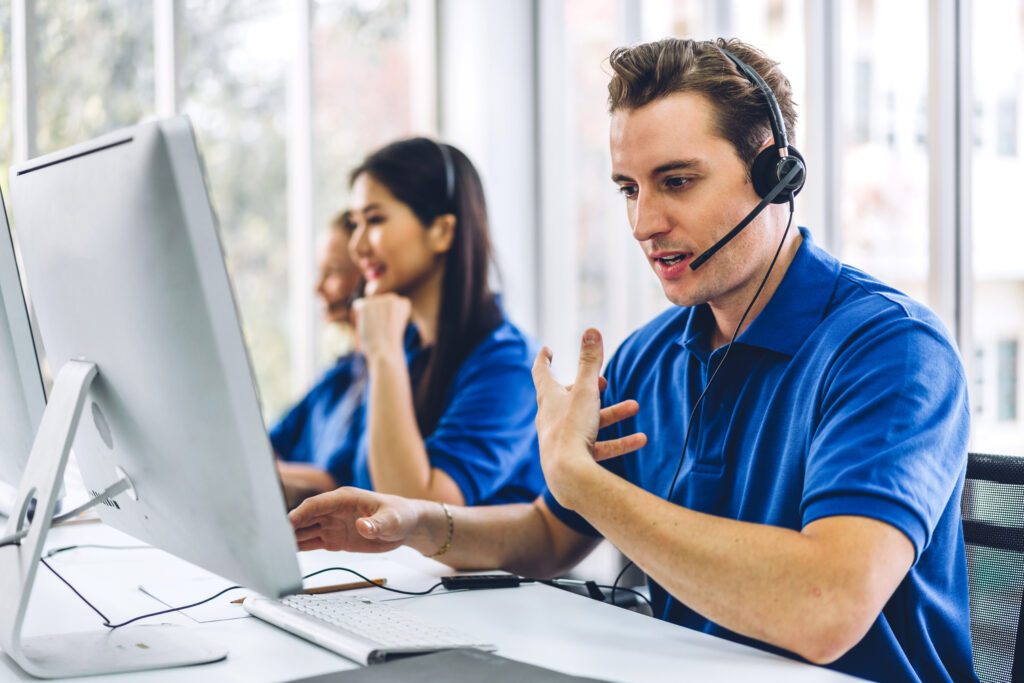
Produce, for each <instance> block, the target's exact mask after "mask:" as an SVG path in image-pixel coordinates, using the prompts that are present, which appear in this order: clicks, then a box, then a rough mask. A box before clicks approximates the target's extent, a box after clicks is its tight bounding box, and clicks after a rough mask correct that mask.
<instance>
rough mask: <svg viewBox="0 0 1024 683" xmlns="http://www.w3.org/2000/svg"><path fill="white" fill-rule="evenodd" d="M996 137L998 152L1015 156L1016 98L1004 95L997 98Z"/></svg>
mask: <svg viewBox="0 0 1024 683" xmlns="http://www.w3.org/2000/svg"><path fill="white" fill-rule="evenodd" d="M996 111H997V114H996V126H997V130H996V138H997V139H998V140H999V143H998V153H999V155H1000V156H1004V157H1015V156H1017V98H1016V97H1015V96H1009V97H1004V98H1002V99H1001V100H999V109H997V110H996Z"/></svg>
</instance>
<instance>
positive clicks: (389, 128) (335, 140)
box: [313, 0, 429, 229]
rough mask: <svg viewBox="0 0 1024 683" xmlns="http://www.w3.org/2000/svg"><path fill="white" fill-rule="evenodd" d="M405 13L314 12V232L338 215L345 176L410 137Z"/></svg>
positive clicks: (404, 9)
mask: <svg viewBox="0 0 1024 683" xmlns="http://www.w3.org/2000/svg"><path fill="white" fill-rule="evenodd" d="M409 9H410V8H409V2H408V0H379V1H377V2H341V1H339V0H331V1H326V0H321V1H320V2H317V4H316V7H315V13H314V17H315V19H314V25H313V140H314V145H313V147H314V150H315V153H316V161H315V164H316V170H315V174H314V178H315V182H316V195H315V196H316V212H315V213H316V226H315V227H316V228H317V229H323V228H324V227H325V226H326V225H327V223H328V222H329V221H330V219H331V216H332V215H333V214H334V213H335V212H336V211H338V210H339V209H340V208H342V207H344V205H345V199H346V197H347V196H348V174H349V171H350V170H351V169H352V168H354V167H355V166H356V164H358V163H359V162H360V161H361V160H362V159H363V157H364V156H366V154H368V153H369V152H371V151H373V150H374V149H375V148H377V147H380V146H382V145H385V144H387V143H389V142H392V141H394V140H396V139H399V138H402V137H408V136H409V135H411V134H412V121H411V110H412V102H411V96H412V87H411V86H412V84H411V73H410V71H411V67H410V62H411V61H412V59H413V55H412V54H411V52H410V47H409V42H410V36H409V28H410V27H409ZM418 132H419V133H425V132H429V131H418Z"/></svg>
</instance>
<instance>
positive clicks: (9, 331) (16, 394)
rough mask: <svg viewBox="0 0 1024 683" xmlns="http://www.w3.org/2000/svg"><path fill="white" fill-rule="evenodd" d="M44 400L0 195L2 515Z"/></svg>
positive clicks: (21, 469)
mask: <svg viewBox="0 0 1024 683" xmlns="http://www.w3.org/2000/svg"><path fill="white" fill-rule="evenodd" d="M45 405H46V397H45V394H44V389H43V378H42V375H40V373H39V363H38V361H37V358H36V349H35V343H34V341H33V339H32V332H31V328H30V327H29V318H28V307H27V306H26V304H25V296H24V294H23V292H22V289H21V277H20V274H19V272H18V264H17V261H16V259H15V256H14V244H13V242H12V240H11V232H10V226H9V225H8V222H7V209H6V208H5V206H4V202H3V196H2V195H0V516H4V517H7V516H9V515H10V514H11V511H12V506H13V503H14V494H15V490H16V488H17V486H18V482H20V481H21V476H22V474H23V473H24V472H25V463H26V462H27V461H28V454H29V450H30V449H31V447H32V440H33V439H34V438H35V435H36V429H37V428H38V426H39V419H40V418H41V417H42V413H43V408H44V407H45Z"/></svg>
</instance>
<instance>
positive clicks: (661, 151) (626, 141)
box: [611, 93, 777, 306]
mask: <svg viewBox="0 0 1024 683" xmlns="http://www.w3.org/2000/svg"><path fill="white" fill-rule="evenodd" d="M712 117H713V110H712V108H711V105H710V103H709V102H708V100H707V99H706V98H705V97H704V96H703V95H700V94H695V93H675V94H672V95H669V96H667V97H663V98H661V99H658V100H655V101H654V102H651V103H649V104H646V105H644V106H643V107H640V108H639V109H632V110H625V109H623V110H618V111H616V112H614V113H613V114H612V120H611V156H612V180H613V181H614V182H615V183H616V184H617V185H618V186H619V191H620V192H621V193H622V195H623V196H624V197H625V199H626V211H627V213H628V215H629V224H630V226H631V227H632V228H633V236H634V237H635V238H636V240H637V241H638V242H639V243H640V246H641V248H642V249H643V251H644V254H645V255H646V256H647V259H648V262H649V263H650V264H651V268H653V269H654V272H655V274H656V275H657V276H658V279H659V280H660V281H661V286H662V289H663V290H664V291H665V296H666V297H668V299H669V301H671V302H672V303H674V304H676V305H677V306H694V305H697V304H702V303H705V302H711V303H712V304H714V303H716V302H718V301H720V300H724V299H725V298H727V297H728V296H729V295H730V294H731V293H733V292H737V291H739V290H740V289H741V288H742V287H743V286H744V285H745V284H747V283H748V282H750V280H751V279H752V278H754V277H756V276H757V275H758V274H759V273H758V271H759V270H760V269H761V264H762V263H764V262H765V261H764V259H765V255H766V254H769V256H770V253H771V251H772V248H773V247H774V244H773V240H775V239H777V238H775V237H773V236H772V235H770V234H769V232H768V230H767V228H766V226H765V219H766V216H767V215H768V214H769V212H765V213H762V214H761V215H760V216H758V218H757V219H755V220H754V221H753V222H752V223H751V224H750V225H749V226H747V228H746V229H745V230H744V231H743V232H742V233H740V235H739V236H738V237H737V238H736V239H734V240H733V241H731V242H730V243H729V245H728V246H727V247H724V248H723V249H722V250H721V251H719V252H718V253H717V254H715V256H714V257H713V258H711V259H710V260H709V261H708V262H707V263H705V264H704V265H703V266H701V267H700V268H699V269H697V270H696V271H694V270H691V269H690V266H689V264H690V262H691V261H693V259H694V258H696V257H697V256H699V255H700V254H701V253H703V252H704V251H705V250H706V249H708V248H709V247H710V246H712V245H713V244H714V243H715V242H717V241H718V240H719V239H721V238H722V237H723V236H724V235H725V234H726V233H728V232H729V231H730V230H731V229H732V228H733V227H735V226H736V224H737V223H739V222H740V221H741V220H742V219H743V217H744V216H746V215H747V213H748V212H749V211H750V210H751V209H753V208H754V206H755V205H756V204H757V203H758V201H760V197H758V196H757V194H756V193H755V192H754V188H753V185H751V183H750V181H749V178H748V172H747V167H746V165H745V164H744V163H743V161H741V160H740V158H739V156H737V154H736V150H735V148H734V147H733V146H732V145H731V144H730V143H729V142H728V141H727V140H726V139H725V138H722V137H720V136H719V135H718V134H716V132H715V130H714V127H713V118H712Z"/></svg>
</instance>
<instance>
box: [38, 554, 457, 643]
mask: <svg viewBox="0 0 1024 683" xmlns="http://www.w3.org/2000/svg"><path fill="white" fill-rule="evenodd" d="M83 547H87V546H84V545H83V546H67V547H64V548H55V549H54V550H51V551H50V553H49V554H48V555H47V557H50V556H52V555H56V554H57V553H59V552H63V551H66V550H73V549H74V548H83ZM94 547H103V548H109V549H113V550H133V549H138V548H150V547H152V546H94ZM39 561H40V562H42V563H43V566H44V567H46V568H47V569H49V570H50V571H51V572H52V573H53V575H54V576H56V577H57V578H58V579H60V580H61V582H63V583H64V585H65V586H67V587H68V588H70V589H71V591H72V592H73V593H74V594H75V595H77V596H78V597H79V599H80V600H81V601H82V602H84V603H85V604H86V605H88V606H89V607H90V608H91V609H92V611H93V612H95V613H96V614H98V615H100V617H101V618H102V619H103V624H102V625H103V626H106V627H107V628H109V629H110V630H114V629H117V628H121V627H122V626H127V625H128V624H133V623H135V622H136V621H140V620H142V619H148V618H149V617H158V616H160V615H162V614H170V613H171V612H180V611H182V610H186V609H191V608H193V607H198V606H199V605H204V604H206V603H208V602H210V601H211V600H215V599H217V598H219V597H220V596H222V595H224V594H225V593H227V592H230V591H233V590H238V589H239V588H242V586H229V587H228V588H225V589H224V590H222V591H220V592H219V593H217V594H216V595H211V596H210V597H208V598H205V599H203V600H200V601H198V602H193V603H192V604H190V605H182V606H181V607H171V608H169V609H165V610H160V611H159V612H150V613H148V614H141V615H139V616H137V617H134V618H132V619H129V620H128V621H122V622H121V623H120V624H112V623H110V619H108V618H107V615H105V614H103V612H101V611H99V609H97V608H96V606H95V605H93V604H92V603H91V602H89V600H88V599H87V598H86V597H85V596H84V595H82V594H81V593H79V592H78V589H76V588H75V587H74V586H72V585H71V582H70V581H68V580H67V579H65V578H64V577H63V576H61V575H60V573H59V572H58V571H57V570H56V569H54V568H53V567H51V566H50V563H49V562H47V561H46V559H44V558H39ZM332 571H341V572H348V573H349V574H355V575H356V576H358V577H359V578H360V579H362V580H363V581H366V582H368V583H371V584H372V583H374V582H373V580H372V579H368V578H367V577H365V576H363V575H362V574H360V573H359V572H357V571H356V570H354V569H349V568H348V567H328V568H327V569H320V570H318V571H315V572H313V573H311V574H306V575H305V576H303V577H302V578H303V579H308V578H311V577H314V576H316V575H317V574H323V573H324V572H332ZM375 585H376V586H377V588H381V589H383V590H386V591H391V592H392V593H401V594H402V595H428V594H430V593H433V592H434V591H435V590H437V588H438V587H439V586H440V585H441V582H440V581H438V582H437V583H435V584H434V585H433V586H431V587H430V588H428V589H427V590H425V591H404V590H399V589H398V588H390V587H388V586H381V585H380V584H375Z"/></svg>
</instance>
